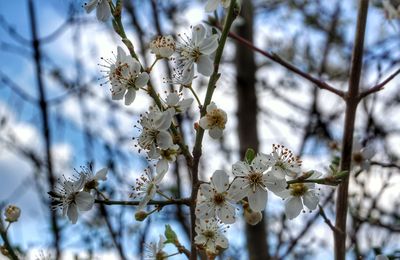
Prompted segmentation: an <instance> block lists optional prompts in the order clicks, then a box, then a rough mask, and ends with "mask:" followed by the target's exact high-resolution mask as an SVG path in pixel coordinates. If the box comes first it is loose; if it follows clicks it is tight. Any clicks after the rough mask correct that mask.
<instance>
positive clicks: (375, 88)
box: [359, 68, 400, 100]
mask: <svg viewBox="0 0 400 260" xmlns="http://www.w3.org/2000/svg"><path fill="white" fill-rule="evenodd" d="M399 74H400V68H399V69H397V70H396V71H395V72H393V73H392V74H391V75H390V76H389V77H387V78H386V79H385V80H384V81H382V82H381V83H379V84H377V85H375V86H373V87H372V88H370V89H368V90H365V91H363V92H361V93H360V95H359V99H360V100H361V99H363V98H365V97H366V96H368V95H370V94H373V93H376V92H378V91H381V90H382V89H383V87H384V86H385V85H386V84H387V83H389V82H390V81H391V80H392V79H394V78H395V77H396V76H397V75H399Z"/></svg>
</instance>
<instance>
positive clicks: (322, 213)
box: [318, 204, 343, 233]
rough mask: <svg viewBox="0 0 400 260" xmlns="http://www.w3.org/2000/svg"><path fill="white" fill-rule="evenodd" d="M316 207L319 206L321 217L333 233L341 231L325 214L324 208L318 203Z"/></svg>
mask: <svg viewBox="0 0 400 260" xmlns="http://www.w3.org/2000/svg"><path fill="white" fill-rule="evenodd" d="M318 208H319V214H320V215H321V217H322V218H323V219H324V221H325V223H326V224H328V226H329V228H330V229H331V230H332V231H333V232H334V233H337V232H339V233H343V231H342V230H340V229H337V228H336V227H335V226H334V225H333V224H332V222H331V220H330V219H329V218H328V217H327V216H326V214H325V211H324V208H323V207H322V206H321V205H320V204H318Z"/></svg>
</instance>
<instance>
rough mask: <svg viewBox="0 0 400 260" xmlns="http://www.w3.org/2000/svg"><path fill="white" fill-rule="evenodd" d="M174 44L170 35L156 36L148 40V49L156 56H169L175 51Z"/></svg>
mask: <svg viewBox="0 0 400 260" xmlns="http://www.w3.org/2000/svg"><path fill="white" fill-rule="evenodd" d="M175 48H176V44H175V40H174V38H172V36H171V35H168V36H158V37H157V38H155V39H154V40H152V41H151V42H150V50H151V52H152V53H154V54H155V55H156V56H157V58H169V57H170V56H171V55H172V54H173V53H174V52H175Z"/></svg>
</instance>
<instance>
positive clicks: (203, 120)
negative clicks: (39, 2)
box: [199, 117, 210, 130]
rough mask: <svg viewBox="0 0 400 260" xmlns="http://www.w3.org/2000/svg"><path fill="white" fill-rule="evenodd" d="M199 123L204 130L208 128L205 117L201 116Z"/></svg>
mask: <svg viewBox="0 0 400 260" xmlns="http://www.w3.org/2000/svg"><path fill="white" fill-rule="evenodd" d="M199 125H200V127H201V128H203V129H204V130H206V129H208V128H210V126H209V123H208V119H207V117H202V118H201V119H200V121H199Z"/></svg>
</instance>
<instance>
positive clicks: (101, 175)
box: [94, 168, 108, 181]
mask: <svg viewBox="0 0 400 260" xmlns="http://www.w3.org/2000/svg"><path fill="white" fill-rule="evenodd" d="M107 172H108V169H107V168H103V169H101V170H99V171H98V172H97V173H96V175H95V176H94V178H95V179H96V180H102V181H105V180H107Z"/></svg>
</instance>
